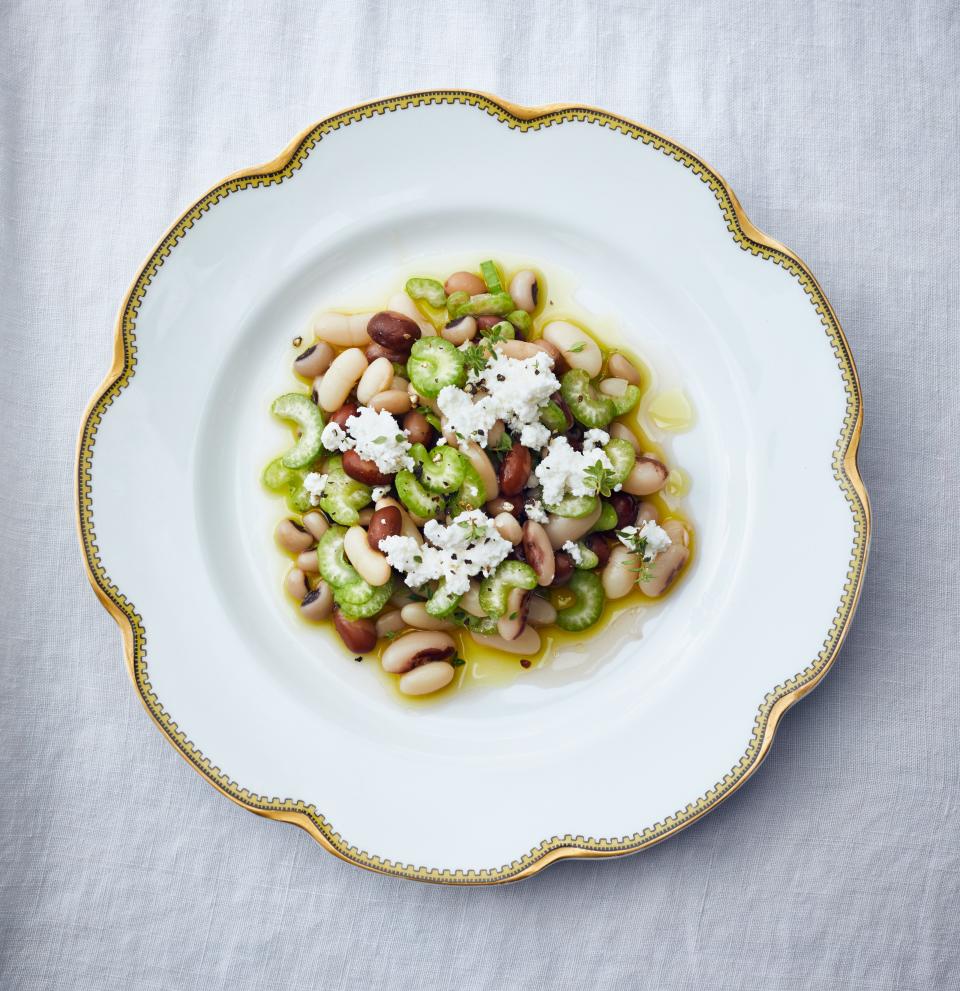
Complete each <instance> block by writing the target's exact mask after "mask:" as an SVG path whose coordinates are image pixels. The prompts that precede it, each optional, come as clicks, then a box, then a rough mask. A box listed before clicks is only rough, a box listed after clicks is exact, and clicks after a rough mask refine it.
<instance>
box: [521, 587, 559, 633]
mask: <svg viewBox="0 0 960 991" xmlns="http://www.w3.org/2000/svg"><path fill="white" fill-rule="evenodd" d="M556 619H557V610H556V609H554V607H553V604H552V603H550V602H548V601H547V600H546V599H545V598H544V597H543V596H542V595H531V596H530V609H529V611H528V612H527V622H528V623H530V625H531V626H549V625H550V624H551V623H554V622H556Z"/></svg>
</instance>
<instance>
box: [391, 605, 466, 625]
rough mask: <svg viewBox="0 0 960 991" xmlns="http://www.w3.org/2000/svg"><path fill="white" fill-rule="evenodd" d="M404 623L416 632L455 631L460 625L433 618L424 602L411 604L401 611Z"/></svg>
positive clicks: (436, 617)
mask: <svg viewBox="0 0 960 991" xmlns="http://www.w3.org/2000/svg"><path fill="white" fill-rule="evenodd" d="M400 615H401V616H402V617H403V622H404V623H405V624H406V625H407V626H412V627H413V628H414V629H415V630H455V629H456V628H457V626H458V625H459V624H457V623H451V622H450V620H448V619H440V618H439V617H438V616H431V615H430V613H428V612H427V607H426V605H425V604H424V603H422V602H409V603H407V605H405V606H404V607H403V608H402V609H401V610H400Z"/></svg>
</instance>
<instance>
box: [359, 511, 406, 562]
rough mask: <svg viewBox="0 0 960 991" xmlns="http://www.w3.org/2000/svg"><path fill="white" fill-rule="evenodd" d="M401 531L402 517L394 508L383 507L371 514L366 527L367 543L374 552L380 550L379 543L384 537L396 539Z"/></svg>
mask: <svg viewBox="0 0 960 991" xmlns="http://www.w3.org/2000/svg"><path fill="white" fill-rule="evenodd" d="M402 529H403V517H402V516H401V515H400V510H399V509H397V507H396V506H384V507H383V509H378V510H376V512H374V514H373V519H372V520H370V525H369V526H368V527H367V543H368V544H369V545H370V546H371V547H372V548H373V549H374V550H375V551H378V550H380V541H381V540H383V539H384V538H385V537H396V536H397V534H399V533H400V531H401V530H402Z"/></svg>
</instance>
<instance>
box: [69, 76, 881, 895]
mask: <svg viewBox="0 0 960 991" xmlns="http://www.w3.org/2000/svg"><path fill="white" fill-rule="evenodd" d="M428 104H461V105H464V106H470V107H475V108H476V109H477V110H478V111H480V112H482V113H486V114H488V115H490V116H491V117H494V118H496V119H497V120H499V121H501V122H502V123H503V124H505V125H506V126H507V127H509V128H512V129H514V130H517V131H520V132H526V131H535V130H539V129H540V128H545V127H555V126H559V125H562V124H565V123H569V122H574V121H575V122H579V123H582V124H591V125H595V126H598V127H606V128H610V129H611V130H614V131H619V132H620V133H621V134H623V135H624V136H625V137H627V138H631V139H633V140H635V141H642V142H643V143H644V144H645V145H649V146H650V147H652V148H655V149H657V150H658V151H660V152H662V153H663V154H664V155H667V156H669V157H670V158H673V159H675V160H676V161H677V162H679V163H680V164H681V165H683V166H684V167H685V168H688V169H690V171H691V172H693V173H694V174H695V175H696V176H698V177H699V178H700V180H701V181H702V182H704V183H706V184H707V185H708V186H709V187H710V189H711V190H712V191H713V194H714V195H715V196H716V198H717V204H718V206H719V207H720V209H721V211H722V212H723V215H724V217H725V218H726V221H727V227H728V229H729V231H730V234H731V235H732V237H733V238H734V240H735V241H736V242H737V244H739V245H740V247H741V248H742V249H743V250H744V251H749V252H750V253H751V254H753V255H756V256H758V257H760V258H764V259H766V260H768V261H771V262H773V263H774V264H776V265H779V266H780V267H781V268H783V269H785V270H786V271H787V272H789V273H790V274H791V275H792V276H793V277H794V278H796V279H797V280H798V282H799V283H800V285H801V286H802V287H803V289H804V291H805V292H806V294H807V295H808V296H809V297H810V301H811V303H812V305H813V306H814V307H815V309H816V311H817V313H818V314H819V315H820V321H821V323H822V324H823V328H824V332H825V333H826V335H827V336H828V338H829V339H830V343H831V346H832V347H833V351H834V354H835V355H836V360H837V363H838V365H839V368H840V372H841V375H842V376H843V381H844V386H845V390H846V394H847V408H846V414H845V417H844V422H843V428H842V430H841V432H840V438H839V440H838V442H837V446H836V449H835V451H834V457H833V468H834V477H835V478H836V480H837V482H838V484H839V485H840V488H841V490H842V491H843V493H844V496H845V497H846V499H847V502H848V503H849V505H850V512H851V514H852V516H853V522H854V542H853V549H852V552H851V556H850V562H849V566H848V570H847V580H846V583H845V587H844V592H843V596H842V599H841V601H840V603H839V605H838V607H837V611H836V615H835V617H834V620H833V623H832V625H831V627H830V630H829V633H828V635H827V637H826V639H825V640H824V643H823V649H822V650H821V651H820V653H819V654H818V655H817V656H816V657H815V658H814V659H813V660H812V661H811V662H810V664H809V665H808V666H807V667H806V668H804V670H803V671H801V672H800V673H799V674H797V675H796V676H795V677H793V678H791V679H790V680H789V681H786V682H784V683H783V684H781V685H777V687H776V688H774V689H773V690H772V691H771V692H769V693H768V694H767V696H766V698H765V699H764V701H763V704H762V705H761V706H760V709H759V711H758V713H757V716H756V720H755V723H754V729H753V735H752V737H751V740H750V743H749V746H748V747H747V750H746V753H744V755H743V756H742V757H741V758H740V760H739V761H738V762H737V764H736V766H734V767H733V768H731V769H730V771H729V773H728V774H726V775H725V776H724V778H723V780H722V781H719V782H717V784H716V785H714V787H713V788H711V789H710V790H709V791H708V792H707V793H706V794H705V795H702V796H701V797H700V798H698V799H696V800H695V801H693V802H691V803H690V804H689V805H687V806H686V807H685V808H683V809H679V810H678V811H677V812H675V813H674V814H673V815H671V816H669V817H668V818H666V819H664V820H663V821H662V822H659V823H656V824H654V825H652V826H647V827H646V828H645V829H643V830H642V831H641V832H638V833H635V834H634V835H632V836H624V837H620V838H616V839H594V838H591V837H584V836H554V837H552V838H551V839H546V840H544V841H543V842H542V843H540V844H539V845H538V846H536V847H535V848H534V849H532V850H530V852H529V853H527V854H525V855H523V856H522V857H520V858H519V859H517V860H514V861H513V862H512V863H509V864H504V865H503V866H502V867H497V868H492V869H489V870H478V871H448V870H441V869H439V868H435V867H422V866H413V865H410V864H398V863H394V862H392V861H389V860H384V859H383V858H381V857H378V856H376V854H372V853H368V852H366V851H363V850H358V849H357V848H356V847H353V846H351V845H350V843H349V841H348V840H347V839H346V838H344V837H342V836H341V835H340V834H339V833H338V832H337V831H336V829H335V828H334V826H333V824H331V823H330V822H328V821H327V820H326V819H325V818H324V816H323V814H322V813H321V812H320V811H319V810H318V809H317V808H316V807H314V806H313V805H307V804H305V803H304V802H302V801H295V800H292V799H279V798H267V797H265V796H261V795H255V794H252V793H251V792H250V791H248V790H247V789H246V788H243V787H242V786H241V785H240V784H239V783H238V782H236V781H232V780H231V779H230V778H228V777H227V775H226V774H224V773H223V771H221V770H220V768H218V767H215V766H213V765H212V764H211V763H210V761H209V760H208V759H207V758H206V757H205V756H204V755H203V754H202V753H201V752H200V751H199V750H198V749H197V748H196V747H195V746H194V745H193V744H192V743H191V742H190V740H188V739H187V737H186V736H185V735H184V734H183V733H182V732H181V730H180V728H179V727H178V726H177V724H176V723H175V722H174V721H173V719H172V718H171V716H170V715H169V713H167V711H166V710H165V709H164V708H163V704H162V703H161V701H160V699H159V698H158V697H157V695H156V693H155V692H154V690H153V688H152V687H151V685H150V677H149V669H148V665H147V659H146V632H145V630H144V626H143V620H142V619H141V617H140V615H139V614H138V613H137V611H136V609H135V607H134V605H133V603H132V602H131V601H130V600H129V599H128V598H127V597H126V596H125V595H124V594H123V592H121V591H120V589H119V588H117V587H116V585H114V584H113V582H112V581H111V580H110V577H109V576H108V575H107V574H106V572H105V571H104V569H103V565H102V564H101V561H100V554H99V550H98V548H97V543H96V535H95V532H94V527H93V505H92V500H91V485H90V478H91V466H92V460H93V445H94V441H95V439H96V433H97V428H98V426H99V424H100V422H101V420H102V419H103V417H104V415H105V413H106V411H107V409H108V408H109V406H110V405H111V404H112V403H113V400H114V398H115V397H116V396H117V395H118V394H119V393H120V392H121V390H123V389H124V388H126V386H127V385H128V383H129V382H130V379H131V378H132V377H133V373H134V369H135V366H136V352H137V349H136V343H135V341H136V337H135V333H134V331H135V328H136V322H137V314H138V311H139V308H140V304H141V302H142V301H143V298H144V294H145V293H146V291H147V288H148V287H149V285H150V283H151V281H152V280H153V277H154V275H156V273H157V271H158V270H159V268H160V266H161V265H163V263H164V261H165V260H166V258H167V256H168V255H169V254H170V252H171V250H172V249H173V248H174V247H175V246H176V244H177V243H178V242H179V241H180V240H181V238H183V237H184V235H185V234H186V232H187V231H188V230H189V229H190V228H191V227H192V226H193V225H194V223H196V222H197V221H198V220H199V219H200V218H201V217H202V216H203V214H204V213H206V212H207V211H208V210H209V209H210V208H211V207H213V206H215V205H216V204H217V203H218V202H219V201H220V200H222V199H224V198H225V197H227V196H229V195H230V194H231V193H235V192H237V191H239V190H242V189H249V188H256V187H260V186H271V185H275V184H277V183H281V182H283V181H284V180H286V179H289V178H290V177H291V176H292V175H293V174H294V173H295V172H296V171H297V169H299V168H300V166H301V165H302V164H303V162H304V160H305V159H306V157H307V156H308V155H309V154H310V153H311V151H312V150H313V149H314V148H315V147H316V146H317V145H319V144H320V143H321V142H322V141H323V139H324V138H325V137H326V136H327V135H328V134H331V133H332V132H334V131H338V130H340V129H341V128H343V127H348V126H350V125H351V124H356V123H360V122H362V121H364V120H366V119H368V118H371V117H373V116H375V115H381V114H385V113H395V112H397V111H401V110H408V109H412V108H415V107H419V106H424V105H428ZM862 423H863V411H862V402H861V395H860V383H859V380H858V378H857V371H856V368H855V366H854V363H853V357H852V356H851V354H850V348H849V346H848V344H847V340H846V338H845V337H844V334H843V331H842V330H841V328H840V324H839V322H838V321H837V318H836V315H835V314H834V312H833V309H832V308H831V306H830V303H829V302H828V301H827V298H826V296H825V295H824V293H823V290H822V289H821V288H820V286H819V285H818V284H817V281H816V279H815V278H814V277H813V275H812V274H811V273H810V271H809V270H808V269H807V267H806V266H805V265H804V264H803V262H801V261H800V259H799V258H797V257H796V255H794V254H793V253H792V252H791V251H789V250H788V249H787V248H785V247H784V246H783V245H781V244H779V243H777V242H776V241H774V240H772V239H771V238H769V237H767V236H766V235H765V234H763V233H762V232H761V231H759V230H758V229H757V228H756V227H754V226H753V224H752V223H751V222H750V221H749V219H748V218H747V217H746V215H745V214H744V212H743V209H742V207H741V206H740V204H739V202H738V201H737V198H736V197H735V196H734V194H733V192H732V190H731V189H730V188H729V187H728V186H727V184H726V183H725V182H724V180H723V179H721V178H720V176H719V175H717V173H716V172H715V171H714V170H713V169H711V168H710V167H709V166H708V165H706V164H705V163H704V162H703V161H701V159H699V158H698V157H697V156H696V155H694V154H692V153H691V152H689V151H687V150H686V149H685V148H682V147H681V146H680V145H678V144H676V143H675V142H673V141H671V140H669V139H668V138H666V137H664V136H663V135H661V134H658V133H657V132H656V131H652V130H650V129H649V128H647V127H643V126H642V125H640V124H636V123H634V122H632V121H629V120H626V119H625V118H623V117H618V116H616V115H614V114H610V113H607V112H606V111H603V110H598V109H596V108H593V107H584V106H573V105H568V104H554V105H551V106H546V107H539V108H528V107H519V106H516V105H514V104H511V103H507V102H505V101H503V100H500V99H497V98H496V97H493V96H490V95H487V94H484V93H477V92H471V91H467V90H434V91H428V92H422V93H411V94H407V95H404V96H397V97H393V98H391V99H385V100H377V101H376V102H373V103H367V104H363V105H361V106H358V107H354V108H352V109H349V110H344V111H342V112H341V113H338V114H334V115H333V116H332V117H328V118H326V119H325V120H323V121H321V122H320V123H318V124H315V125H314V126H312V127H310V128H309V129H308V130H306V131H304V132H303V134H301V135H299V136H298V137H297V138H295V139H294V141H293V142H292V143H291V144H290V145H289V146H288V147H287V148H286V149H285V150H284V151H283V152H282V153H281V154H280V155H279V156H278V157H277V158H275V159H274V160H273V161H272V162H268V163H267V164H265V165H261V166H258V167H255V168H251V169H245V170H243V171H241V172H236V173H234V174H233V175H231V176H229V177H228V178H227V179H225V180H224V181H223V182H221V183H219V184H218V185H216V186H215V187H214V188H213V189H211V190H210V191H209V192H208V193H207V194H206V195H204V196H203V197H201V198H200V199H199V200H198V201H197V202H196V203H194V204H193V206H191V207H190V208H189V209H188V210H187V211H186V212H185V213H184V214H183V215H182V216H181V217H180V218H179V220H177V221H176V223H175V224H174V225H173V226H172V227H171V228H170V229H169V230H168V231H167V233H166V234H165V235H164V237H163V239H162V240H161V241H160V243H159V244H158V245H157V247H156V248H155V249H154V251H153V253H152V254H151V255H150V257H149V258H148V259H147V261H146V263H145V264H144V266H143V267H142V268H141V270H140V273H139V274H138V275H137V277H136V279H135V280H134V283H133V285H132V286H131V288H130V290H129V292H128V293H127V296H126V298H125V300H124V302H123V305H122V307H121V309H120V313H119V316H118V318H117V324H116V332H115V339H114V356H113V365H112V366H111V368H110V371H109V373H108V374H107V377H106V379H105V380H104V382H103V384H102V385H101V387H100V389H99V390H98V391H97V393H96V395H95V396H94V398H93V400H92V401H91V403H90V405H89V407H88V408H87V411H86V413H85V414H84V417H83V423H82V427H81V430H80V438H79V443H78V453H77V519H78V527H79V532H80V542H81V544H82V547H83V554H84V560H85V563H86V570H87V577H88V578H89V580H90V583H91V584H92V585H93V588H94V591H95V592H96V593H97V596H98V597H99V598H100V601H101V602H102V603H103V605H104V607H105V608H106V609H107V611H108V612H109V613H110V615H111V616H113V618H114V619H115V620H116V621H117V623H118V624H119V626H120V629H121V631H122V633H123V641H124V650H125V655H126V660H127V667H128V669H129V672H130V676H131V678H132V679H133V682H134V685H135V686H136V689H137V692H138V694H139V696H140V699H141V701H142V702H143V704H144V706H145V707H146V709H147V712H149V714H150V716H151V717H152V719H153V720H154V722H155V723H156V724H157V725H158V726H159V727H160V729H161V730H162V731H163V733H164V734H165V735H166V737H167V739H169V741H170V742H171V743H172V744H173V746H174V747H175V748H176V749H177V751H178V752H179V753H180V754H181V755H182V756H183V757H184V758H185V759H186V760H187V761H188V762H189V763H190V764H191V765H192V766H193V767H194V768H195V769H196V770H197V771H198V772H199V773H200V774H202V775H203V776H204V777H205V778H206V779H207V780H208V781H209V782H210V783H211V784H212V785H213V786H214V787H216V788H218V789H219V790H220V791H221V792H223V793H224V794H225V795H226V796H227V797H228V798H231V799H232V800H233V801H234V802H236V803H237V804H239V805H242V806H243V807H244V808H246V809H249V810H250V811H251V812H256V813H257V814H259V815H263V816H267V817H268V818H271V819H279V820H282V821H284V822H292V823H295V824H296V825H298V826H300V827H302V828H303V829H305V830H306V831H307V832H308V833H310V835H311V836H313V837H314V839H316V840H317V841H318V842H319V843H320V844H321V845H322V846H324V847H325V848H326V849H327V850H329V851H330V852H331V853H333V854H335V855H336V856H338V857H340V858H341V859H343V860H346V861H348V862H350V863H353V864H357V865H359V866H361V867H365V868H368V869H370V870H373V871H379V872H381V873H384V874H391V875H395V876H397V877H406V878H413V879H416V880H420V881H433V882H440V883H448V884H491V883H501V882H504V881H515V880H518V879H520V878H524V877H528V876H530V875H531V874H535V873H537V872H538V871H541V870H543V868H545V867H546V866H547V865H549V864H551V863H553V862H554V861H556V860H561V859H564V858H568V857H606V856H617V855H622V854H627V853H633V852H635V851H637V850H640V849H642V848H644V847H647V846H650V845H652V844H654V843H657V842H659V841H660V840H662V839H665V838H666V837H667V836H669V835H671V834H672V833H674V832H676V831H677V830H680V829H682V828H684V827H685V826H688V825H690V824H691V823H692V822H695V821H696V820H697V819H699V818H700V817H701V816H703V815H705V814H706V813H707V812H709V811H710V810H711V809H712V808H714V807H715V806H716V805H718V804H719V803H720V802H721V801H723V799H725V798H726V797H727V796H728V795H730V794H731V793H732V792H733V791H735V790H736V789H737V788H739V787H740V786H741V785H742V784H743V783H744V782H745V781H746V780H747V779H748V778H749V777H750V775H751V774H752V773H753V772H754V771H755V770H756V769H757V767H758V766H759V765H760V762H761V761H762V760H763V758H764V757H765V756H766V754H767V751H768V750H769V748H770V744H771V742H772V740H773V737H774V733H775V732H776V728H777V724H778V723H779V721H780V719H781V717H782V716H783V714H784V713H785V712H786V711H787V709H789V708H790V706H792V705H793V704H794V703H795V702H796V701H798V700H799V699H801V698H802V697H803V696H804V695H806V694H807V693H808V692H810V691H811V690H812V689H813V688H814V686H815V685H817V683H818V682H819V681H820V680H821V679H822V678H823V677H824V675H825V674H826V673H827V671H828V670H829V668H830V666H831V664H832V663H833V661H834V659H835V658H836V656H837V652H838V651H839V649H840V645H841V644H842V642H843V640H844V637H845V636H846V633H847V630H848V628H849V626H850V621H851V619H852V617H853V613H854V610H855V609H856V605H857V600H858V599H859V596H860V590H861V587H862V583H863V575H864V569H865V567H866V562H867V554H868V549H869V542H870V506H869V502H868V499H867V493H866V490H865V488H864V485H863V481H862V479H861V478H860V473H859V470H858V468H857V460H856V458H857V447H858V444H859V440H860V431H861V427H862Z"/></svg>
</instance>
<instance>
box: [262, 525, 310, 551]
mask: <svg viewBox="0 0 960 991" xmlns="http://www.w3.org/2000/svg"><path fill="white" fill-rule="evenodd" d="M273 536H274V539H275V540H276V541H277V543H278V544H279V545H280V546H281V547H282V548H283V549H284V550H285V551H289V552H290V553H291V554H300V553H302V552H303V551H305V550H308V549H309V548H311V547H313V545H314V544H315V543H316V542H317V540H316V538H315V537H314V536H313V534H312V533H310V531H309V530H307V529H305V528H304V527H302V526H301V525H300V524H299V523H295V522H294V521H293V520H281V521H280V522H279V523H278V524H277V528H276V530H274V533H273Z"/></svg>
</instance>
